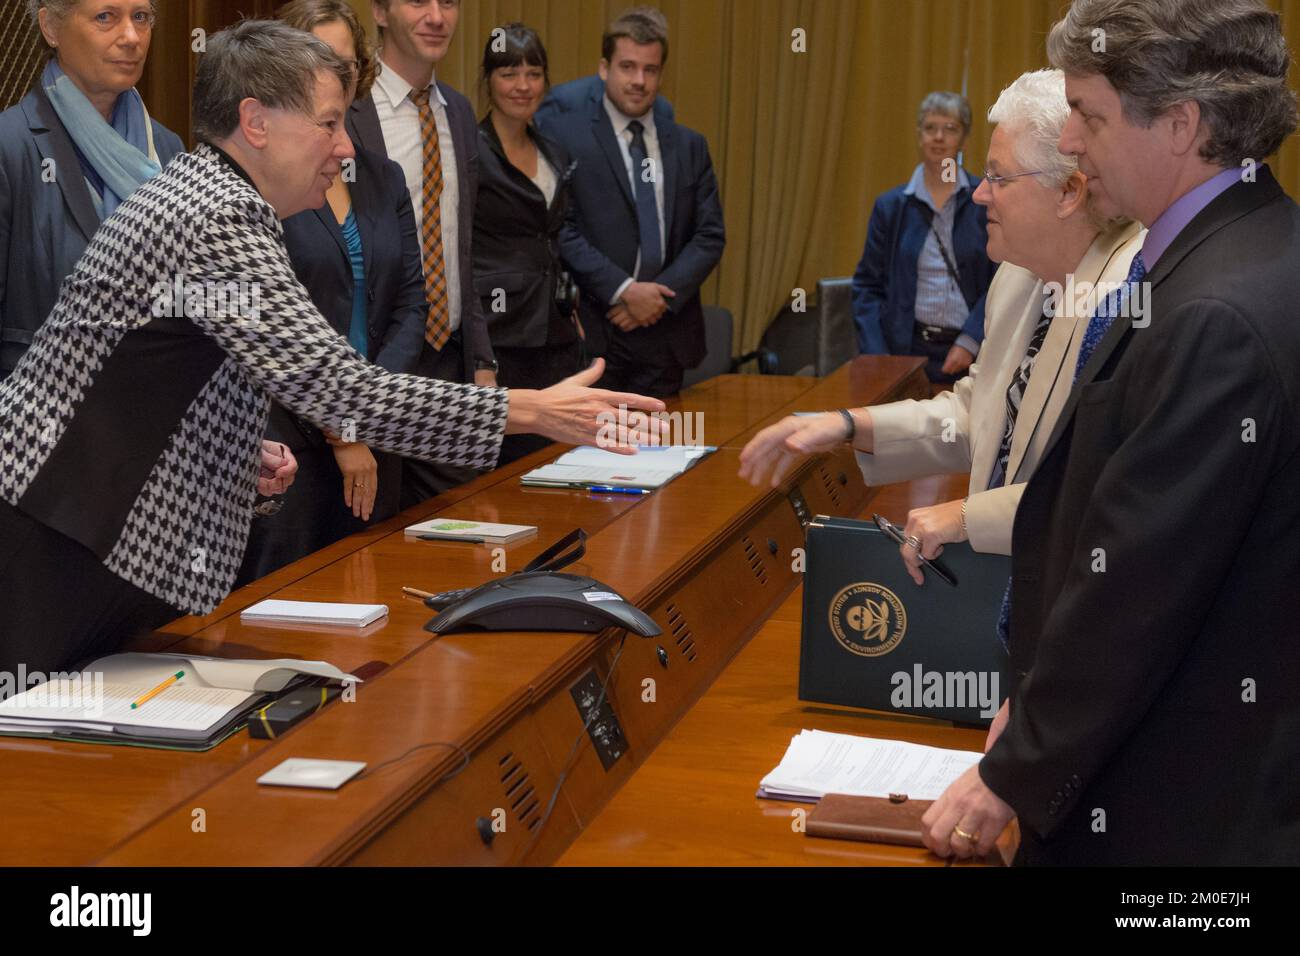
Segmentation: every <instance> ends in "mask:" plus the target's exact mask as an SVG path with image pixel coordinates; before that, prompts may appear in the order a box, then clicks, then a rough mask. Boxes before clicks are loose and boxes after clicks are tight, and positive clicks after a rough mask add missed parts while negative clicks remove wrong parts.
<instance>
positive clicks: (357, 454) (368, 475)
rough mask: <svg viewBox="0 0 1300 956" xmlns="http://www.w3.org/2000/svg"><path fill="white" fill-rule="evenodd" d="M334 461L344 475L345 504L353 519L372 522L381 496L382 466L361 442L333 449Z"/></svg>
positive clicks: (337, 446) (340, 445) (336, 446)
mask: <svg viewBox="0 0 1300 956" xmlns="http://www.w3.org/2000/svg"><path fill="white" fill-rule="evenodd" d="M334 460H335V461H336V462H338V466H339V471H341V472H342V473H343V503H344V504H345V505H347V506H348V507H349V508H351V509H352V515H353V517H356V518H360V519H361V520H362V521H369V520H370V514H371V512H372V511H374V509H375V495H377V494H378V493H379V463H378V462H376V461H375V456H374V455H373V454H371V452H370V449H369V448H367V447H366V446H365V445H363V444H361V443H360V442H352V443H351V444H338V445H335V446H334Z"/></svg>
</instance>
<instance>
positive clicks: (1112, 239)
mask: <svg viewBox="0 0 1300 956" xmlns="http://www.w3.org/2000/svg"><path fill="white" fill-rule="evenodd" d="M1069 112H1070V107H1069V105H1068V103H1067V102H1066V99H1065V80H1064V76H1063V75H1062V74H1061V73H1060V71H1056V70H1042V71H1038V72H1035V73H1027V74H1025V75H1024V76H1021V77H1020V78H1019V79H1017V80H1016V81H1015V82H1014V83H1013V84H1012V85H1011V86H1009V87H1008V88H1007V89H1006V90H1004V91H1003V93H1002V95H1001V96H1000V97H999V99H998V101H997V103H996V104H995V105H994V106H993V108H992V109H991V110H990V111H989V119H990V121H991V122H993V123H996V124H998V125H997V128H996V129H995V130H994V132H993V136H992V139H991V140H990V144H989V154H988V163H987V167H988V169H987V175H986V176H985V178H984V180H983V182H981V183H980V186H979V189H977V190H976V192H975V196H974V199H975V201H976V202H978V203H980V204H981V205H983V206H985V207H987V209H988V216H989V246H988V252H989V256H990V257H991V258H993V259H994V260H997V261H1000V262H1001V263H1002V265H1001V266H1000V267H999V269H998V272H997V274H996V275H995V276H994V278H993V283H992V285H991V286H990V287H989V291H988V298H987V303H986V308H985V314H986V318H985V340H984V346H983V348H982V349H981V351H980V356H979V361H978V362H976V364H975V365H973V366H972V367H971V371H970V375H969V376H968V377H967V378H965V379H962V380H961V381H959V382H957V383H956V385H955V386H954V388H953V390H952V391H950V392H943V393H941V394H939V395H937V396H936V397H934V398H932V399H929V400H927V401H914V400H908V401H902V402H893V403H891V404H888V405H880V406H876V407H873V408H857V409H852V410H849V417H850V418H852V421H853V429H852V435H851V436H850V435H849V431H850V430H849V427H848V420H847V419H846V417H845V415H844V413H842V412H838V411H836V412H827V413H825V414H822V415H817V416H800V417H793V416H792V417H790V418H786V419H784V420H783V421H781V422H779V423H777V424H776V425H773V426H771V427H769V428H767V429H765V430H764V431H762V432H760V433H759V435H758V436H756V437H755V438H754V439H753V440H752V441H751V442H750V443H749V445H747V446H746V448H745V450H744V451H743V452H742V454H741V475H742V477H745V478H747V479H748V480H750V481H751V482H753V483H754V484H761V483H763V482H771V483H772V484H773V485H776V484H778V483H779V482H780V481H781V480H782V479H783V478H784V476H785V475H786V473H787V472H788V471H789V469H790V468H791V467H792V466H793V465H794V464H795V463H796V462H797V461H798V460H799V459H800V458H801V457H803V456H804V455H807V454H810V453H813V452H819V451H825V450H828V449H830V448H833V447H834V446H835V445H837V444H839V443H840V442H843V441H845V440H846V438H849V437H851V438H852V441H853V446H854V448H855V449H856V450H857V451H858V461H859V464H860V466H861V468H862V474H863V477H864V478H865V479H866V481H867V483H868V484H869V485H883V484H889V483H891V482H896V481H905V480H909V479H912V478H918V477H922V476H925V475H936V474H950V473H954V472H962V471H967V470H969V472H970V486H969V493H968V495H967V497H965V498H963V499H960V500H957V501H949V502H945V503H943V504H938V505H933V506H931V507H927V508H917V509H914V510H913V511H911V512H910V513H909V514H908V519H907V525H906V528H905V531H904V534H905V535H907V543H906V544H904V545H903V547H902V548H901V551H902V557H903V561H904V563H906V564H907V566H908V568H909V570H910V571H911V573H912V577H913V578H914V579H915V580H916V581H917V583H920V582H921V581H922V577H921V572H920V558H919V555H921V554H923V555H924V556H925V557H927V558H931V557H934V556H936V555H937V554H938V553H939V552H940V551H941V550H942V548H943V545H944V544H946V543H948V542H953V541H967V540H968V541H970V544H971V547H973V548H974V549H975V550H977V551H984V552H995V553H1000V554H1009V553H1010V551H1011V527H1012V524H1013V522H1014V520H1015V515H1016V508H1017V506H1018V504H1019V502H1020V495H1021V492H1022V491H1023V490H1024V483H1025V482H1027V481H1028V480H1029V477H1030V475H1032V474H1033V471H1034V469H1035V468H1036V467H1037V465H1038V462H1039V458H1040V456H1041V454H1042V451H1043V447H1044V445H1045V443H1046V442H1047V440H1048V438H1049V436H1050V435H1051V433H1052V429H1053V427H1054V425H1055V424H1056V420H1057V418H1058V417H1059V416H1060V413H1061V409H1062V407H1063V406H1064V405H1065V401H1066V398H1067V396H1068V395H1069V393H1070V389H1071V387H1072V385H1073V383H1074V378H1075V365H1076V362H1077V358H1078V354H1079V345H1080V343H1081V341H1082V339H1083V333H1084V330H1085V329H1086V328H1087V325H1088V319H1089V318H1090V316H1091V315H1092V312H1093V310H1094V309H1095V307H1096V305H1097V304H1098V303H1099V302H1101V301H1102V300H1104V298H1105V293H1106V292H1107V291H1108V290H1110V289H1113V288H1117V287H1118V286H1119V285H1120V284H1122V283H1123V281H1124V279H1125V278H1126V276H1127V274H1128V268H1129V263H1130V262H1131V260H1132V259H1133V256H1134V255H1136V254H1137V251H1138V250H1139V249H1140V248H1141V247H1142V240H1143V238H1144V236H1145V233H1144V231H1143V230H1142V229H1141V227H1140V225H1139V224H1138V223H1135V222H1131V221H1121V222H1114V221H1110V222H1106V221H1102V220H1100V219H1099V218H1098V217H1097V216H1096V215H1095V214H1094V213H1093V212H1092V211H1091V209H1090V203H1089V201H1088V187H1087V177H1086V176H1085V175H1084V174H1083V173H1081V172H1079V170H1078V164H1077V162H1076V160H1075V159H1074V158H1073V157H1069V156H1063V155H1061V154H1060V153H1059V152H1058V151H1057V149H1056V143H1057V140H1058V139H1059V136H1060V131H1061V129H1062V128H1064V126H1065V121H1066V119H1067V118H1068V117H1069ZM1013 380H1014V381H1013ZM1013 385H1014V386H1015V387H1014V388H1013ZM1008 431H1009V432H1010V434H1009V435H1008Z"/></svg>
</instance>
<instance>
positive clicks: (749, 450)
mask: <svg viewBox="0 0 1300 956" xmlns="http://www.w3.org/2000/svg"><path fill="white" fill-rule="evenodd" d="M853 416H854V419H855V421H856V424H857V431H858V433H859V435H861V434H862V432H863V430H864V424H865V429H866V431H867V432H868V433H869V432H870V430H871V424H870V423H871V413H870V412H869V411H867V410H866V409H865V408H859V409H855V410H854V412H853ZM864 419H865V423H864ZM847 432H848V429H847V427H846V426H845V424H844V416H843V415H841V414H840V413H839V412H823V413H822V414H820V415H787V416H786V417H785V418H783V419H781V420H780V421H779V422H777V423H776V424H775V425H769V426H768V427H767V428H764V429H763V430H762V431H761V432H759V433H758V434H757V435H755V436H754V437H753V438H751V439H750V440H749V444H748V445H746V446H745V448H744V450H743V451H742V452H741V453H740V477H741V478H743V479H745V480H746V481H748V482H749V483H750V484H751V485H754V486H755V487H758V486H759V485H762V484H764V483H767V484H769V485H771V486H772V487H773V488H775V487H777V486H778V485H780V484H781V481H782V480H783V479H784V478H785V476H786V475H787V474H789V473H790V469H791V468H793V467H794V466H795V465H797V464H798V463H799V462H800V461H802V460H803V459H804V458H805V457H806V456H808V455H812V454H816V453H817V452H823V451H830V450H831V449H832V448H834V447H836V446H837V445H841V444H843V443H844V442H845V441H847V440H848V435H847Z"/></svg>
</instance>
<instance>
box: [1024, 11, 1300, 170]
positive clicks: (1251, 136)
mask: <svg viewBox="0 0 1300 956" xmlns="http://www.w3.org/2000/svg"><path fill="white" fill-rule="evenodd" d="M1047 57H1048V59H1049V60H1050V61H1051V63H1052V65H1053V66H1056V67H1060V68H1061V69H1063V70H1065V71H1066V72H1067V73H1069V74H1071V75H1075V74H1077V75H1081V76H1089V75H1097V74H1099V75H1101V76H1103V77H1105V78H1106V80H1107V81H1109V82H1110V84H1111V86H1113V87H1114V88H1115V90H1116V91H1117V92H1118V93H1119V96H1120V102H1121V103H1122V104H1123V107H1124V115H1125V117H1126V118H1127V119H1128V121H1129V122H1130V123H1134V124H1137V125H1141V126H1146V127H1149V126H1150V125H1151V124H1152V123H1153V122H1154V121H1155V119H1156V118H1157V117H1159V116H1161V115H1162V114H1164V113H1165V112H1166V111H1168V110H1169V109H1171V108H1172V107H1174V106H1176V105H1178V104H1179V103H1186V102H1189V101H1193V102H1195V103H1197V104H1198V105H1199V106H1200V110H1201V119H1202V121H1203V122H1204V123H1205V124H1206V126H1207V128H1208V129H1209V132H1210V135H1209V138H1208V139H1207V140H1206V142H1205V145H1204V146H1203V147H1202V148H1201V158H1202V159H1204V160H1205V161H1206V162H1208V163H1214V164H1216V165H1219V166H1223V167H1225V168H1226V167H1232V166H1239V165H1241V163H1242V161H1243V160H1246V159H1254V160H1256V161H1263V159H1264V158H1265V157H1267V156H1270V155H1272V154H1273V153H1275V152H1276V151H1277V149H1278V147H1280V146H1281V145H1282V142H1283V140H1285V139H1286V138H1287V137H1288V136H1290V135H1291V134H1292V133H1293V132H1295V129H1296V124H1297V116H1296V95H1295V93H1294V92H1292V90H1291V89H1289V88H1288V87H1287V69H1288V67H1289V66H1290V63H1291V53H1290V51H1289V50H1288V49H1287V45H1286V38H1285V37H1284V36H1283V34H1282V26H1281V18H1280V16H1279V15H1278V14H1277V13H1275V12H1273V11H1272V10H1270V9H1268V7H1266V6H1265V5H1264V3H1263V2H1262V0H1143V2H1142V3H1134V2H1132V0H1074V3H1073V5H1072V6H1071V7H1070V10H1069V12H1068V13H1067V14H1066V15H1065V19H1063V20H1061V21H1060V22H1058V23H1057V24H1056V25H1055V26H1053V27H1052V31H1051V33H1049V34H1048V37H1047Z"/></svg>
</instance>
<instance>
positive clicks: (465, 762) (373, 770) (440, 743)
mask: <svg viewBox="0 0 1300 956" xmlns="http://www.w3.org/2000/svg"><path fill="white" fill-rule="evenodd" d="M428 747H448V748H450V749H452V750H455V751H457V752H459V753H460V755H461V757H462V758H463V759H462V760H461V764H460V766H459V767H457V768H456V769H455V770H451V771H448V772H447V773H445V774H443V775H442V776H441V777H439V778H438V783H439V784H443V783H446V782H447V781H448V780H450V779H451V778H452V777H454V776H456V775H457V774H458V773H460V772H461V771H462V770H464V769H465V768H466V767H468V766H469V761H470V754H469V751H468V750H466V749H465V748H464V747H462V746H461V745H460V744H457V743H452V742H451V741H449V740H431V741H429V742H428V743H424V744H416V745H415V746H414V747H410V748H408V749H407V750H406V752H405V753H402V754H399V755H398V756H396V757H393V758H392V759H391V760H385V761H384V762H383V763H377V764H375V765H374V766H373V767H368V768H366V769H365V770H363V771H361V773H359V774H357V775H356V776H355V777H353V778H352V779H354V780H364V779H365V778H366V777H372V776H374V775H375V774H377V773H378V772H379V771H380V770H382V769H383V768H384V767H387V766H390V765H391V764H395V763H397V762H398V761H401V760H405V759H406V758H407V757H409V756H410V755H411V754H413V753H415V752H416V751H417V750H424V749H426V748H428Z"/></svg>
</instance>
